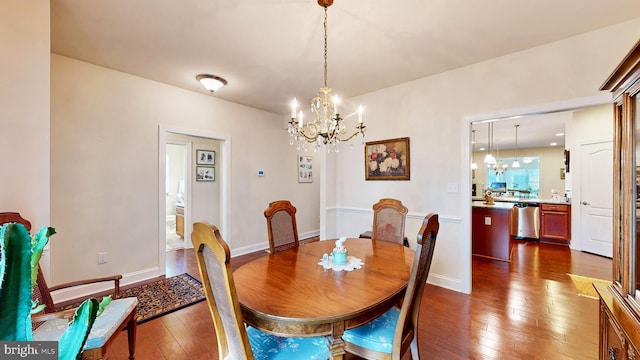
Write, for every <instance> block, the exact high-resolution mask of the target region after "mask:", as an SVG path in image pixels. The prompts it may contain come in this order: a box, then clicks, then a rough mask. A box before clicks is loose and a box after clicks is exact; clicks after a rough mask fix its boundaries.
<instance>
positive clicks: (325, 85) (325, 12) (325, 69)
mask: <svg viewBox="0 0 640 360" xmlns="http://www.w3.org/2000/svg"><path fill="white" fill-rule="evenodd" d="M328 83H329V81H328V80H327V5H325V6H324V87H328V86H327V84H328Z"/></svg>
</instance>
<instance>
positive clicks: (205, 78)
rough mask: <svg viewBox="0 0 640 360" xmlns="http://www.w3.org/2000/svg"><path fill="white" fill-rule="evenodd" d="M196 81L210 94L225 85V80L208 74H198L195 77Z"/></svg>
mask: <svg viewBox="0 0 640 360" xmlns="http://www.w3.org/2000/svg"><path fill="white" fill-rule="evenodd" d="M196 80H198V81H200V82H201V83H202V85H203V86H204V87H205V89H207V90H209V91H210V92H211V93H212V94H213V93H214V92H216V91H218V90H220V88H222V87H223V86H225V85H227V80H225V79H223V78H221V77H219V76H215V75H209V74H200V75H198V76H196Z"/></svg>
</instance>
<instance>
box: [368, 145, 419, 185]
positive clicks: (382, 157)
mask: <svg viewBox="0 0 640 360" xmlns="http://www.w3.org/2000/svg"><path fill="white" fill-rule="evenodd" d="M364 162H365V179H366V180H409V179H411V177H410V171H409V170H410V166H409V165H410V162H409V138H408V137H405V138H399V139H390V140H380V141H370V142H367V144H366V146H365V148H364Z"/></svg>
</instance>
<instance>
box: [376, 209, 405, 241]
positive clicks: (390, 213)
mask: <svg viewBox="0 0 640 360" xmlns="http://www.w3.org/2000/svg"><path fill="white" fill-rule="evenodd" d="M406 218H407V207H406V206H404V205H402V202H401V201H400V200H396V199H389V198H384V199H380V200H379V201H378V202H377V203H375V204H373V227H372V230H373V231H372V234H371V237H372V238H373V239H375V240H383V241H388V242H393V243H396V244H404V245H406V246H408V245H409V244H408V241H405V236H404V224H405V220H406Z"/></svg>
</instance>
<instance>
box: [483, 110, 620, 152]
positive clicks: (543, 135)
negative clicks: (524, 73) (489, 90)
mask: <svg viewBox="0 0 640 360" xmlns="http://www.w3.org/2000/svg"><path fill="white" fill-rule="evenodd" d="M612 116H613V113H612ZM572 117H573V111H565V112H558V113H551V114H544V115H535V116H525V117H518V118H513V119H504V120H499V121H494V122H493V144H492V147H493V149H494V151H493V152H495V151H497V150H500V149H503V150H506V149H513V148H515V147H516V129H515V125H520V127H519V128H518V148H519V149H523V148H537V147H549V146H558V147H560V148H563V149H564V144H565V133H566V131H567V127H566V124H568V123H569V122H570V121H571V119H572ZM488 125H489V123H488V122H481V123H474V124H473V125H472V131H473V130H475V140H476V141H475V146H474V150H475V151H479V150H480V148H481V147H484V148H485V149H486V148H487V146H488V145H487V144H488V142H489V134H488V132H489V131H488ZM472 134H473V133H472ZM558 134H562V135H561V136H558ZM472 140H473V135H472ZM551 143H556V145H551Z"/></svg>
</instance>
